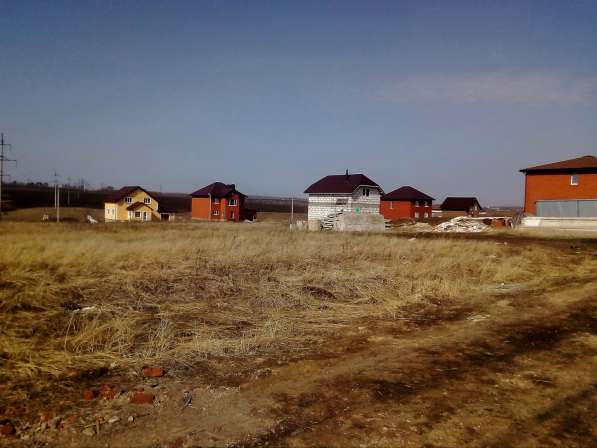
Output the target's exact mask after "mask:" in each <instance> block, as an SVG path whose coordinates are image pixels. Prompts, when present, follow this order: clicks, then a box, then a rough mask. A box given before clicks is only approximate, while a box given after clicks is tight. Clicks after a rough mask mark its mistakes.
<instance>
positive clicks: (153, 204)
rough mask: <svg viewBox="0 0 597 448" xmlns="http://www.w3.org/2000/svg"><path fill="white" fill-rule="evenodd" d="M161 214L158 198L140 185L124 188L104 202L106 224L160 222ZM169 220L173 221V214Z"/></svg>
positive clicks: (169, 216)
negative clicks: (116, 222) (117, 222)
mask: <svg viewBox="0 0 597 448" xmlns="http://www.w3.org/2000/svg"><path fill="white" fill-rule="evenodd" d="M160 213H161V210H160V205H159V202H158V199H157V197H156V196H155V195H154V194H153V193H150V192H148V191H147V190H145V189H144V188H142V187H140V186H139V185H128V186H125V187H122V188H121V189H120V190H118V191H116V192H115V193H114V194H112V195H110V196H109V197H107V198H106V200H105V202H104V220H105V221H106V222H115V221H152V220H160V219H161V218H162V216H161V214H160ZM167 219H168V220H170V219H171V214H169V215H168V218H167Z"/></svg>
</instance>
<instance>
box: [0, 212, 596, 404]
mask: <svg viewBox="0 0 597 448" xmlns="http://www.w3.org/2000/svg"><path fill="white" fill-rule="evenodd" d="M0 247H1V250H0V313H1V315H0V318H1V322H2V325H1V329H0V383H1V384H4V386H1V388H0V394H1V393H6V394H8V393H13V394H15V393H18V391H19V388H18V384H20V382H26V381H30V380H31V379H32V378H38V379H39V378H48V377H60V376H61V375H63V374H64V373H65V372H66V371H67V370H69V369H73V368H74V369H90V368H96V367H104V366H110V365H111V366H113V367H114V366H117V368H125V367H127V368H128V367H137V366H141V365H143V364H146V363H155V362H161V363H166V364H167V365H169V366H172V367H174V368H176V366H185V365H193V364H194V363H196V362H199V361H203V360H209V359H218V358H222V357H227V358H230V357H248V356H257V355H259V356H261V355H263V354H266V353H273V352H276V351H285V352H291V353H292V352H297V353H298V352H300V351H301V350H306V349H307V348H308V347H310V346H312V345H313V343H314V341H321V340H322V338H323V339H324V338H325V337H326V335H329V334H332V333H333V332H334V331H335V330H336V329H338V328H345V327H347V326H353V325H357V324H358V322H362V321H366V320H375V319H390V320H391V319H395V318H397V317H400V316H401V317H404V316H405V315H406V316H408V313H415V314H416V313H419V312H420V311H421V310H423V311H424V310H426V309H427V308H428V307H430V306H432V307H434V308H436V309H437V308H438V307H439V308H441V307H442V306H444V305H445V306H450V305H452V304H455V303H456V304H458V303H463V304H464V303H465V302H466V303H469V302H470V300H472V299H471V298H474V300H488V299H487V297H488V295H487V290H488V288H492V287H494V286H495V285H499V284H501V283H524V284H525V285H526V286H527V287H529V288H533V287H540V286H544V285H546V284H549V283H550V282H551V281H556V280H559V281H561V279H562V278H568V277H569V278H574V277H575V276H582V275H586V273H587V272H590V270H591V269H593V268H594V263H593V264H592V263H591V261H590V259H584V258H583V259H582V262H580V261H579V263H577V264H570V263H567V264H564V263H561V262H560V258H561V253H560V252H559V251H558V249H555V248H550V247H545V246H541V245H533V244H525V245H524V246H516V245H513V244H510V245H504V244H501V243H496V242H493V241H453V240H439V239H436V240H417V241H409V240H407V239H404V238H397V237H395V236H391V235H350V234H330V233H325V234H324V233H303V232H289V231H287V230H286V229H285V228H284V227H282V226H277V225H274V224H263V223H262V224H252V225H251V224H197V223H191V224H172V225H160V224H157V225H155V224H148V225H143V224H141V225H126V224H112V225H110V224H108V225H103V224H100V225H95V226H85V225H55V224H28V223H6V222H5V223H1V224H0ZM79 307H91V308H90V309H87V310H86V309H85V308H83V309H77V310H75V309H76V308H79ZM15 385H16V388H14V389H12V391H9V390H8V389H9V388H11V387H15ZM2 388H3V389H4V390H2ZM21 392H22V393H25V392H23V391H21Z"/></svg>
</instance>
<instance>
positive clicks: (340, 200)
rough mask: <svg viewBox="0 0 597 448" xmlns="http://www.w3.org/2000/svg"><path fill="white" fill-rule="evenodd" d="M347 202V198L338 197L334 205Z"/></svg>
mask: <svg viewBox="0 0 597 448" xmlns="http://www.w3.org/2000/svg"><path fill="white" fill-rule="evenodd" d="M346 204H348V199H347V198H338V199H336V205H346Z"/></svg>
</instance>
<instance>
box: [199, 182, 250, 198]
mask: <svg viewBox="0 0 597 448" xmlns="http://www.w3.org/2000/svg"><path fill="white" fill-rule="evenodd" d="M232 193H237V194H239V195H240V196H244V197H246V195H244V194H242V193H241V192H240V191H238V190H237V189H236V186H235V185H234V184H225V183H223V182H214V183H213V184H209V185H206V186H205V187H203V188H200V189H199V190H197V191H195V192H193V193H191V196H192V197H194V198H196V197H208V196H210V195H211V196H212V197H216V198H224V197H226V196H229V195H231V194H232Z"/></svg>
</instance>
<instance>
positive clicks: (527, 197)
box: [520, 155, 597, 218]
mask: <svg viewBox="0 0 597 448" xmlns="http://www.w3.org/2000/svg"><path fill="white" fill-rule="evenodd" d="M520 171H521V172H522V173H524V175H525V176H524V177H525V181H524V212H525V213H526V214H528V215H535V216H539V217H553V218H561V217H569V218H575V217H597V157H595V156H591V155H588V156H583V157H578V158H575V159H570V160H563V161H561V162H555V163H548V164H546V165H538V166H533V167H530V168H524V169H522V170H520Z"/></svg>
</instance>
